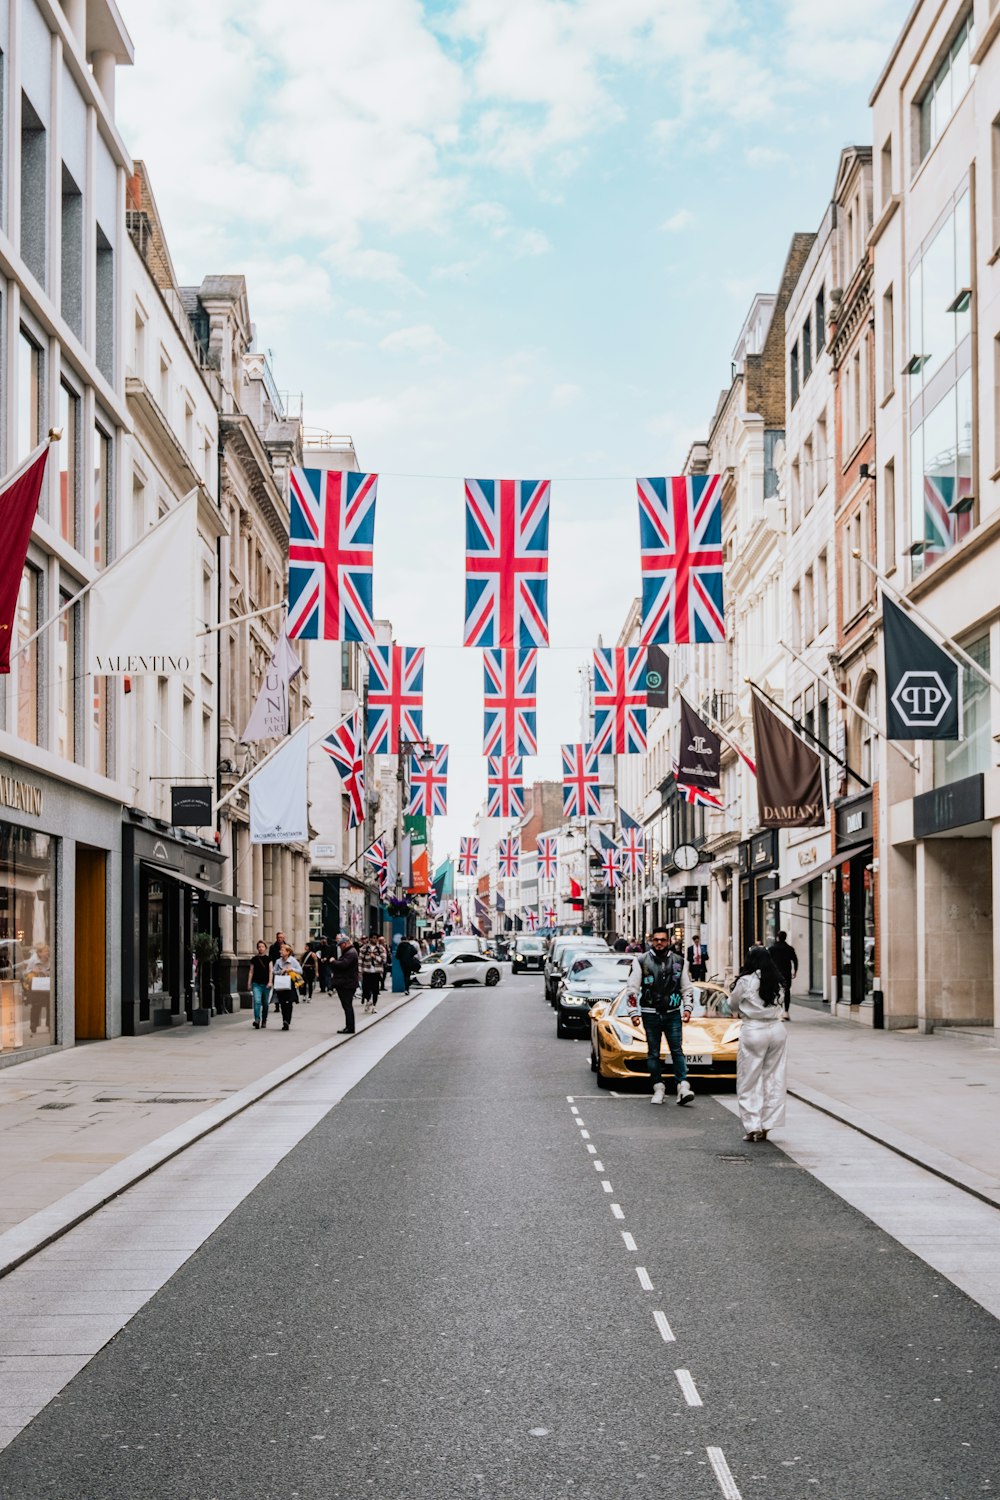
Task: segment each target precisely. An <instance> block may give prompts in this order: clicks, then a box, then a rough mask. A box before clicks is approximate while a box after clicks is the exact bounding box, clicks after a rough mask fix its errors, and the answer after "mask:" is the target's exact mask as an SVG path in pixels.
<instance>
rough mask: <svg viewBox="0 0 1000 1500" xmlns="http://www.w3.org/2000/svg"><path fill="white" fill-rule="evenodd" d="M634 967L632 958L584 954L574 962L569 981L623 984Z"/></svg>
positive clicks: (617, 955)
mask: <svg viewBox="0 0 1000 1500" xmlns="http://www.w3.org/2000/svg"><path fill="white" fill-rule="evenodd" d="M631 966H632V960H631V958H627V957H626V956H625V955H623V954H617V953H616V954H615V955H614V956H612V955H611V954H607V955H605V954H603V953H595V954H583V955H580V956H579V957H578V958H576V959H574V960H573V964H572V966H571V968H570V971H569V981H570V983H572V982H573V980H574V979H578V980H579V981H580V983H581V984H604V983H605V982H607V983H610V984H623V983H624V982H625V980H626V979H627V978H628V971H629V969H630V968H631Z"/></svg>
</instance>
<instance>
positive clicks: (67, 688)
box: [56, 588, 80, 760]
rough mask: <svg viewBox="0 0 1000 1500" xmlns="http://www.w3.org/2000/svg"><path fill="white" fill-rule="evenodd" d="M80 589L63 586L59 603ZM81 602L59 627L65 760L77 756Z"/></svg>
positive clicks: (59, 747) (60, 748)
mask: <svg viewBox="0 0 1000 1500" xmlns="http://www.w3.org/2000/svg"><path fill="white" fill-rule="evenodd" d="M73 593H76V589H75V588H74V589H73V591H72V593H71V592H70V591H69V590H68V589H60V590H59V606H60V608H62V607H63V605H65V604H68V603H69V601H70V599H71V598H72V597H73ZM79 625H80V606H79V604H74V605H73V606H72V608H70V609H67V610H65V612H64V613H63V614H61V615H60V616H59V620H58V623H57V625H56V630H57V631H58V639H57V642H56V701H57V704H58V710H57V717H56V754H57V755H61V756H62V757H63V758H64V759H65V760H75V759H76V724H77V696H78V694H77V688H78V684H79V681H80V677H79V670H78V646H79V639H80V630H79Z"/></svg>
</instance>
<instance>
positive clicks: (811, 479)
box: [802, 438, 816, 515]
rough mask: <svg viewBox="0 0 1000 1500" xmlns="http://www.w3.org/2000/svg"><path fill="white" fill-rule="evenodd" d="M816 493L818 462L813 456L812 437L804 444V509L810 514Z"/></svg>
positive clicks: (805, 512) (804, 511) (806, 513)
mask: <svg viewBox="0 0 1000 1500" xmlns="http://www.w3.org/2000/svg"><path fill="white" fill-rule="evenodd" d="M815 493H816V463H815V460H814V458H813V444H812V438H806V440H805V442H804V443H803V444H802V510H803V513H804V514H805V515H808V514H809V512H810V511H811V510H812V507H813V496H814V495H815Z"/></svg>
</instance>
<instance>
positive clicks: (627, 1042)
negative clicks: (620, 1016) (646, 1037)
mask: <svg viewBox="0 0 1000 1500" xmlns="http://www.w3.org/2000/svg"><path fill="white" fill-rule="evenodd" d="M611 1030H612V1031H613V1032H614V1034H615V1036H616V1037H617V1038H618V1040H619V1041H620V1042H621V1044H622V1046H623V1047H638V1046H641V1044H642V1038H641V1037H640V1036H639V1033H638V1032H637V1031H632V1030H631V1029H630V1028H629V1027H627V1026H619V1025H618V1022H617V1021H612V1023H611Z"/></svg>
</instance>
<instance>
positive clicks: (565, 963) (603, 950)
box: [552, 944, 628, 1008]
mask: <svg viewBox="0 0 1000 1500" xmlns="http://www.w3.org/2000/svg"><path fill="white" fill-rule="evenodd" d="M610 951H611V950H610V949H609V948H608V946H607V944H604V945H602V947H600V948H577V947H574V946H572V945H571V946H569V947H566V948H564V949H563V950H562V952H561V953H560V955H559V957H558V958H557V959H556V966H555V984H554V986H553V991H552V1006H553V1008H555V1006H557V1005H558V1004H559V993H560V991H561V989H562V987H563V985H564V984H565V983H566V980H567V978H568V976H569V975H570V973H571V972H572V970H573V968H574V967H575V966H576V965H581V966H583V965H586V964H588V963H590V962H591V961H592V960H593V959H595V958H606V957H607V956H608V954H609V952H610ZM627 976H628V970H627V969H626V971H625V977H627Z"/></svg>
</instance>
